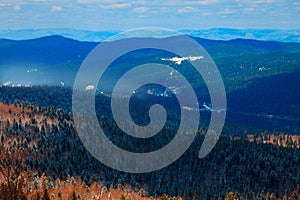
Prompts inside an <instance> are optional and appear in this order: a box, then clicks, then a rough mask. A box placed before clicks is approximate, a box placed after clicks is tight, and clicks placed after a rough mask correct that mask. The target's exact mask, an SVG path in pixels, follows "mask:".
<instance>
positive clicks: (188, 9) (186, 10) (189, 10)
mask: <svg viewBox="0 0 300 200" xmlns="http://www.w3.org/2000/svg"><path fill="white" fill-rule="evenodd" d="M177 12H178V13H190V12H197V9H195V8H193V7H184V8H180V9H178V10H177Z"/></svg>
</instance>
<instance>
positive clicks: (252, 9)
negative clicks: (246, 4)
mask: <svg viewBox="0 0 300 200" xmlns="http://www.w3.org/2000/svg"><path fill="white" fill-rule="evenodd" d="M254 10H255V9H254V8H245V11H247V12H252V11H254Z"/></svg>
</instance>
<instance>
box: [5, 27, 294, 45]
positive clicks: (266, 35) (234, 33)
mask: <svg viewBox="0 0 300 200" xmlns="http://www.w3.org/2000/svg"><path fill="white" fill-rule="evenodd" d="M178 32H180V33H183V34H186V35H190V36H193V37H200V38H205V39H212V40H232V39H237V38H242V39H255V40H264V41H280V42H300V30H299V29H295V30H264V29H230V28H212V29H205V30H204V29H203V30H180V31H178ZM118 33H120V31H89V30H77V29H68V28H61V29H22V30H0V38H6V39H13V40H25V39H33V38H39V37H45V36H51V35H61V36H64V37H68V38H72V39H75V40H80V41H90V42H101V41H104V40H106V39H108V38H109V37H111V36H114V35H116V34H118ZM141 34H142V35H141V36H143V33H141Z"/></svg>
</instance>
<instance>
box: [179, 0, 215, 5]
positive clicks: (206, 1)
mask: <svg viewBox="0 0 300 200" xmlns="http://www.w3.org/2000/svg"><path fill="white" fill-rule="evenodd" d="M184 3H185V4H187V5H210V4H215V3H218V0H197V1H186V2H184Z"/></svg>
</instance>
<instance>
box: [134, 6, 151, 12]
mask: <svg viewBox="0 0 300 200" xmlns="http://www.w3.org/2000/svg"><path fill="white" fill-rule="evenodd" d="M148 10H149V8H147V7H138V8H135V9H134V11H135V12H138V13H145V12H147V11H148Z"/></svg>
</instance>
